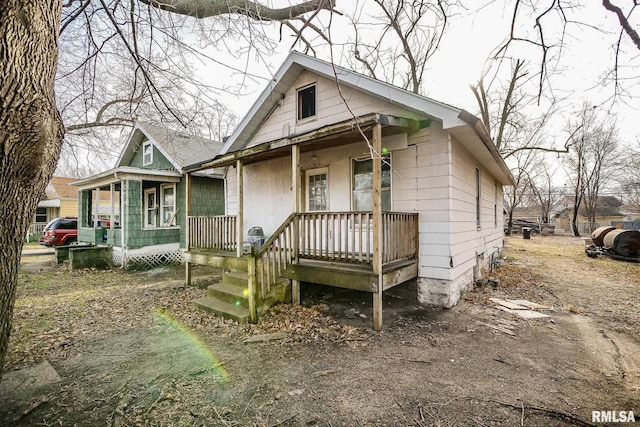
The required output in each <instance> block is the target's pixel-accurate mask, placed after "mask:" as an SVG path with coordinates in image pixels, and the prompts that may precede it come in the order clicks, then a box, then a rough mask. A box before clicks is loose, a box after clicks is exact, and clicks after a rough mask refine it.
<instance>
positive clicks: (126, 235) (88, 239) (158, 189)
mask: <svg viewBox="0 0 640 427" xmlns="http://www.w3.org/2000/svg"><path fill="white" fill-rule="evenodd" d="M180 178H181V174H180V173H179V172H176V171H156V170H153V169H142V168H135V167H129V166H121V167H118V168H115V169H112V170H108V171H105V172H103V173H101V174H98V175H95V176H92V177H89V178H85V179H80V180H78V181H76V182H75V183H74V185H76V186H78V187H79V215H78V241H79V242H84V243H89V244H91V245H101V244H104V245H108V246H110V247H112V248H113V262H114V264H116V265H122V266H125V267H127V268H129V267H130V268H142V267H146V268H150V267H156V266H157V265H156V264H158V263H159V261H165V260H169V261H173V262H180V261H181V251H180V234H181V229H180V226H179V223H178V221H177V218H176V214H177V212H178V210H177V208H178V206H177V203H176V190H177V187H178V186H179V183H180ZM160 258H162V259H160Z"/></svg>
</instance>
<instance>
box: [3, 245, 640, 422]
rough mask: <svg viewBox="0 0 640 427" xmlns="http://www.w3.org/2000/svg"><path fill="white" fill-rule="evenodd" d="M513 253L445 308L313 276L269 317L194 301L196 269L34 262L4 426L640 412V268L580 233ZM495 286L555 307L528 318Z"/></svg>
mask: <svg viewBox="0 0 640 427" xmlns="http://www.w3.org/2000/svg"><path fill="white" fill-rule="evenodd" d="M507 243H508V244H507V247H506V249H505V262H504V264H503V265H502V266H501V267H500V268H499V269H498V270H495V271H493V272H485V279H487V280H486V281H485V282H484V284H482V285H479V286H478V287H476V288H475V289H474V290H473V291H472V292H470V293H468V294H467V295H466V297H465V298H464V300H463V301H461V302H460V303H459V304H458V305H457V306H456V307H454V308H452V309H449V310H439V309H430V308H423V307H420V306H418V305H417V303H416V301H415V285H414V286H411V285H410V284H408V285H403V286H400V287H397V288H395V289H393V290H391V291H389V292H387V293H385V296H384V330H383V331H382V332H374V331H372V330H371V324H372V317H371V316H372V310H371V296H370V295H369V294H363V293H357V292H351V291H343V290H338V289H333V288H329V287H318V286H312V285H306V284H303V286H302V290H303V294H302V297H303V305H302V306H301V307H293V306H280V307H277V308H276V309H274V310H272V311H271V312H270V313H269V314H268V315H267V316H265V317H264V318H262V319H261V322H260V323H259V324H257V325H237V324H234V323H231V322H225V321H224V320H222V319H220V318H217V317H215V316H212V315H209V314H206V313H201V312H199V311H196V310H195V309H193V308H192V306H191V303H190V302H191V301H192V300H193V299H195V298H196V297H198V296H201V295H203V294H204V293H205V292H206V286H207V285H209V284H211V283H215V282H216V281H219V280H220V277H219V272H218V271H215V270H212V269H203V268H197V269H196V270H195V274H196V276H197V280H196V281H195V286H193V287H185V286H184V285H183V284H182V274H183V270H182V269H181V268H179V269H160V270H154V271H151V272H144V273H130V274H124V273H122V272H120V271H107V272H103V271H92V270H87V271H82V272H74V273H70V272H67V271H65V270H64V269H62V268H58V267H53V266H50V265H49V264H48V260H47V258H45V259H41V257H38V258H25V259H24V260H23V269H22V271H21V275H20V287H19V295H18V300H17V304H16V313H15V318H14V330H13V334H12V341H11V343H10V349H9V351H10V353H9V356H8V363H7V364H6V366H5V372H4V374H3V378H2V382H0V396H1V399H0V425H2V426H34V425H42V426H54V425H56V426H73V425H78V426H270V427H275V426H432V425H435V426H449V425H452V426H453V425H456V426H458V425H483V426H504V425H510V426H564V425H583V426H584V425H594V424H595V425H600V424H599V423H593V422H592V411H634V413H635V414H636V415H635V417H636V419H639V420H640V310H639V309H638V302H639V299H638V295H639V294H640V264H633V263H626V262H621V261H615V260H611V259H605V258H598V259H591V258H588V257H586V256H585V255H584V249H583V245H582V241H581V240H580V239H573V238H568V237H540V236H537V235H536V236H532V239H531V240H524V239H522V237H521V236H517V237H513V238H510V239H509V240H508V241H507ZM490 298H506V299H526V300H529V301H532V302H535V303H539V304H543V305H547V306H550V307H552V308H553V310H551V311H544V312H543V313H546V314H548V315H549V316H550V317H546V318H541V319H532V320H525V319H522V318H520V317H519V316H516V315H514V314H512V313H508V312H505V311H502V310H500V309H498V308H496V304H495V303H494V302H492V301H491V300H490Z"/></svg>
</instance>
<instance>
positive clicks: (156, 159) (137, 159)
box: [128, 141, 175, 170]
mask: <svg viewBox="0 0 640 427" xmlns="http://www.w3.org/2000/svg"><path fill="white" fill-rule="evenodd" d="M145 142H146V141H144V142H141V143H140V146H139V147H138V149H137V150H136V153H135V154H134V155H133V158H132V159H131V162H130V163H129V165H128V166H134V167H137V168H144V169H158V170H175V168H174V167H173V165H172V164H171V162H170V161H169V160H168V159H167V158H166V157H165V156H163V155H162V153H160V151H158V149H157V148H156V146H155V145H152V146H153V162H152V163H151V164H150V165H146V166H145V165H143V164H142V147H143V146H144V144H145Z"/></svg>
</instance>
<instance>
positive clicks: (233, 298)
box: [207, 273, 249, 307]
mask: <svg viewBox="0 0 640 427" xmlns="http://www.w3.org/2000/svg"><path fill="white" fill-rule="evenodd" d="M227 274H229V273H226V274H225V275H224V277H225V278H224V280H223V281H222V283H216V284H215V285H210V286H209V287H208V288H207V291H208V295H207V296H208V297H209V298H214V299H219V300H220V301H223V302H227V303H229V304H234V305H240V306H243V307H249V293H248V288H247V285H246V283H247V280H248V279H247V278H246V274H245V285H244V286H243V285H237V284H234V283H229V282H227Z"/></svg>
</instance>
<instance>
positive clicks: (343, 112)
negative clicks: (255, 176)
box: [247, 71, 426, 147]
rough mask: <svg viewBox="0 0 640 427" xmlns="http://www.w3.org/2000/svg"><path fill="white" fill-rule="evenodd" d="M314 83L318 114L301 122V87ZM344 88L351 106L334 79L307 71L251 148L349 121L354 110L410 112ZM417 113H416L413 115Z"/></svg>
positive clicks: (343, 90) (389, 112)
mask: <svg viewBox="0 0 640 427" xmlns="http://www.w3.org/2000/svg"><path fill="white" fill-rule="evenodd" d="M311 83H315V84H316V116H315V118H310V119H305V120H302V121H300V122H298V121H297V89H298V88H301V87H303V86H307V85H309V84H311ZM341 91H342V95H343V96H344V99H346V101H347V104H348V105H349V108H347V107H346V106H345V103H344V100H343V99H342V96H341V95H340V92H339V91H338V87H337V86H336V82H335V81H334V80H330V79H327V78H324V77H321V76H318V75H316V74H314V73H312V72H310V71H304V72H303V73H302V74H301V75H300V77H299V78H298V80H297V81H296V83H295V85H293V86H292V87H291V88H289V90H288V91H287V93H286V94H285V97H284V99H283V100H282V102H281V104H280V105H279V106H277V107H276V108H275V110H274V111H273V113H271V116H269V118H267V120H266V121H265V122H264V124H263V125H262V126H261V128H260V129H259V130H258V132H257V133H256V135H255V136H254V137H253V139H252V140H251V142H249V144H248V145H247V147H253V146H255V145H258V144H260V143H263V142H267V141H273V140H275V139H278V138H282V137H284V136H288V135H292V134H296V133H301V132H305V131H309V130H313V129H317V128H319V127H322V126H326V125H330V124H333V123H337V122H341V121H343V120H348V119H351V118H352V117H353V116H352V113H353V114H354V115H356V116H360V115H364V114H369V113H385V114H392V115H402V113H403V112H404V113H405V114H406V111H404V110H402V109H400V108H399V107H396V106H394V105H393V104H391V103H387V102H384V101H382V100H380V99H378V98H374V97H372V96H368V95H365V94H363V93H360V92H357V91H355V90H353V89H350V88H348V87H346V86H341ZM349 109H350V110H351V112H350V111H349ZM415 115H416V114H415V113H412V117H413V116H415ZM425 117H426V116H425Z"/></svg>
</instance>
